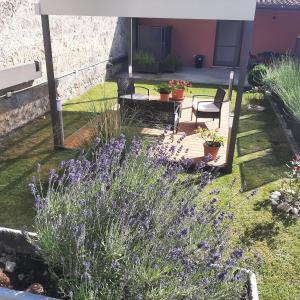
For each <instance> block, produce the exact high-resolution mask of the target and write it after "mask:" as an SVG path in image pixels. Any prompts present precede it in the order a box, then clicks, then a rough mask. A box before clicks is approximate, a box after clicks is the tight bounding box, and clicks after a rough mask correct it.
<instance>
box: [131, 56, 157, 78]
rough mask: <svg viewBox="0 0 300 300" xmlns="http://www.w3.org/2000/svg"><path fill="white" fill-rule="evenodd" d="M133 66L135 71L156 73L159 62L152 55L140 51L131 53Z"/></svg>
mask: <svg viewBox="0 0 300 300" xmlns="http://www.w3.org/2000/svg"><path fill="white" fill-rule="evenodd" d="M133 68H134V70H135V71H136V72H145V73H158V71H159V63H158V61H157V60H156V59H155V57H154V55H152V54H150V53H146V52H141V51H140V52H137V53H135V54H134V55H133Z"/></svg>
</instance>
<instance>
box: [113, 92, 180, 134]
mask: <svg viewBox="0 0 300 300" xmlns="http://www.w3.org/2000/svg"><path fill="white" fill-rule="evenodd" d="M118 102H119V104H120V112H121V119H122V121H123V122H126V123H131V124H132V123H134V124H135V125H137V126H138V127H150V128H153V127H154V128H164V129H170V130H173V131H174V132H175V131H177V127H178V123H179V119H180V116H181V111H182V101H174V100H173V101H172V100H170V101H160V97H159V96H153V95H150V96H147V95H141V94H128V95H123V96H120V97H119V99H118Z"/></svg>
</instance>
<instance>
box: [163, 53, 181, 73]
mask: <svg viewBox="0 0 300 300" xmlns="http://www.w3.org/2000/svg"><path fill="white" fill-rule="evenodd" d="M181 67H182V59H181V57H180V56H173V55H168V56H166V57H165V58H163V59H162V60H161V61H160V64H159V68H160V71H161V72H165V73H174V72H176V71H178V70H179V69H180V68H181Z"/></svg>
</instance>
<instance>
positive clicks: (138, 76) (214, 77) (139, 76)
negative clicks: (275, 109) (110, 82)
mask: <svg viewBox="0 0 300 300" xmlns="http://www.w3.org/2000/svg"><path fill="white" fill-rule="evenodd" d="M231 71H232V69H231V68H226V67H213V68H201V69H196V68H191V67H183V68H182V69H181V70H180V71H178V72H175V73H159V74H149V73H133V78H134V79H135V80H136V81H141V80H153V81H169V80H172V79H175V80H180V79H182V80H188V81H190V82H191V83H201V84H203V85H209V86H210V85H217V86H226V87H227V86H228V82H229V77H230V72H231ZM239 73H240V71H239V69H237V70H235V78H234V84H233V85H234V86H235V87H236V86H237V85H238V81H239ZM118 76H119V77H127V76H128V74H127V73H125V72H124V73H121V74H120V75H118ZM245 87H246V88H248V87H249V84H248V81H247V79H246V80H245Z"/></svg>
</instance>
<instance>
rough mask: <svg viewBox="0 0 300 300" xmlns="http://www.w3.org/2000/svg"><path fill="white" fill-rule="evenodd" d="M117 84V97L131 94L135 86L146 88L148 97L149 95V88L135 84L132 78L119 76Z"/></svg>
mask: <svg viewBox="0 0 300 300" xmlns="http://www.w3.org/2000/svg"><path fill="white" fill-rule="evenodd" d="M117 84H118V98H119V97H120V96H124V95H131V96H132V95H133V94H135V88H136V87H138V88H141V89H144V90H147V95H148V98H149V96H150V90H149V89H148V88H146V87H143V86H135V84H134V80H133V78H128V77H127V78H119V79H118V81H117Z"/></svg>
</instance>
